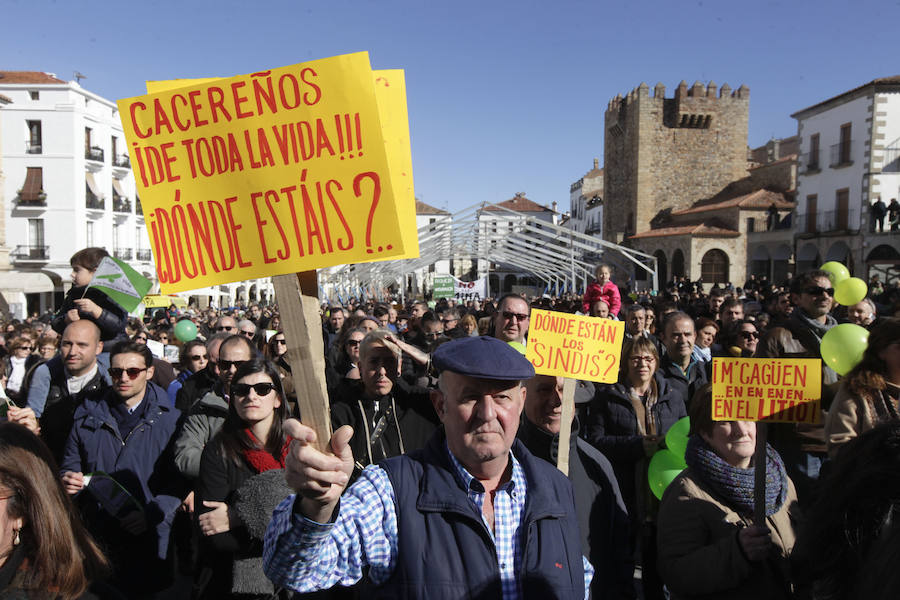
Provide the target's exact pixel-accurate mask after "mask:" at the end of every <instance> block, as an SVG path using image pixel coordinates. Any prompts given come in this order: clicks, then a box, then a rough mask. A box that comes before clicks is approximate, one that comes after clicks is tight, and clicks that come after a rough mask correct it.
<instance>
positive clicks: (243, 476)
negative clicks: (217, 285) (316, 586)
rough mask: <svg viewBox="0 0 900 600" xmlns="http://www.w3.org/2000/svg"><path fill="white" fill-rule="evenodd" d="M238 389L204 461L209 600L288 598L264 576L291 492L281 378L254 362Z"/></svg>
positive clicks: (236, 382)
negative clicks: (270, 533) (270, 529)
mask: <svg viewBox="0 0 900 600" xmlns="http://www.w3.org/2000/svg"><path fill="white" fill-rule="evenodd" d="M230 391H231V394H230V402H229V405H228V416H227V417H226V418H225V422H224V424H223V425H222V428H221V429H220V430H219V432H218V433H217V434H216V436H215V437H214V438H213V439H212V440H211V441H210V443H209V444H207V446H206V448H205V449H204V450H203V456H202V458H201V460H200V479H199V482H198V485H197V512H198V514H199V517H198V522H199V525H200V531H201V532H202V533H203V535H204V536H205V537H204V539H205V541H206V543H207V544H208V545H209V547H210V549H211V552H207V553H204V554H205V557H206V562H207V564H206V565H204V567H203V570H202V573H201V576H200V577H201V585H202V584H203V583H204V582H205V589H204V590H203V592H202V594H201V597H202V598H237V597H240V598H242V599H247V598H273V597H281V596H280V595H279V590H276V589H275V588H274V587H273V584H272V583H271V582H270V581H269V580H268V579H267V578H266V576H265V574H264V573H263V570H262V543H263V535H264V534H265V530H266V526H267V525H268V522H269V519H270V517H271V514H272V511H273V510H274V509H275V507H276V506H277V505H278V503H279V502H281V501H282V500H284V499H285V498H286V497H287V496H288V495H290V493H291V490H290V489H289V488H288V487H287V485H286V484H285V482H284V473H283V469H284V458H285V455H286V454H287V451H288V447H289V441H290V440H289V439H287V438H286V437H285V436H284V433H283V432H282V424H283V423H284V421H285V419H286V418H287V409H286V403H285V398H284V393H283V391H282V386H281V378H280V376H279V374H278V370H277V369H276V368H275V366H274V365H273V364H272V363H271V362H269V361H267V360H265V359H263V358H254V359H252V360H249V361H247V362H245V363H244V364H242V365H241V366H240V367H239V368H238V370H237V371H236V372H235V374H234V378H233V379H232V383H231V388H230ZM285 597H287V596H285Z"/></svg>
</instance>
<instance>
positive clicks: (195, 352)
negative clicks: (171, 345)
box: [166, 340, 209, 406]
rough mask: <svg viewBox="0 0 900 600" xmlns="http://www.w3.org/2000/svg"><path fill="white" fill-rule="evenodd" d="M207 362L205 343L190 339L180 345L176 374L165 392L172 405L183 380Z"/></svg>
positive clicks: (199, 369) (207, 354)
mask: <svg viewBox="0 0 900 600" xmlns="http://www.w3.org/2000/svg"><path fill="white" fill-rule="evenodd" d="M207 363H209V352H207V351H206V344H205V343H203V342H202V341H200V340H191V341H190V342H188V343H186V344H185V345H184V346H182V347H181V356H180V357H179V360H178V376H177V377H175V381H173V382H172V383H170V384H169V387H168V388H166V393H168V394H169V400H170V401H171V402H172V406H175V398H176V397H177V396H178V390H180V389H181V386H182V385H184V382H185V380H186V379H187V378H188V377H190V376H191V375H193V374H194V373H196V372H198V371H202V370H203V369H205V368H206V365H207Z"/></svg>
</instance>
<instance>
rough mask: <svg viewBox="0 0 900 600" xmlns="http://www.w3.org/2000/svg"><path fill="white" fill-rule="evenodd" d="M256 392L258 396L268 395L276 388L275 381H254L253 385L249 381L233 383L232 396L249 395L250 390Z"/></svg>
mask: <svg viewBox="0 0 900 600" xmlns="http://www.w3.org/2000/svg"><path fill="white" fill-rule="evenodd" d="M251 389H252V390H253V391H254V392H256V395H257V396H268V395H269V394H271V393H272V390H274V389H275V384H274V383H254V384H253V385H251V384H249V383H232V384H231V395H232V396H247V395H249V394H250V390H251Z"/></svg>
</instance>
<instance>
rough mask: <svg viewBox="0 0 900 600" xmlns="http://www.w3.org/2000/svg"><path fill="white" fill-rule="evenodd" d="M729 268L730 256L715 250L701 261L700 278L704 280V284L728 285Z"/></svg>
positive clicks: (709, 252) (705, 255)
mask: <svg viewBox="0 0 900 600" xmlns="http://www.w3.org/2000/svg"><path fill="white" fill-rule="evenodd" d="M728 267H729V262H728V255H727V254H725V253H724V252H723V251H722V250H719V249H718V248H713V249H712V250H710V251H708V252H707V253H706V254H704V255H703V259H702V260H701V261H700V277H702V278H703V283H719V284H723V283H728Z"/></svg>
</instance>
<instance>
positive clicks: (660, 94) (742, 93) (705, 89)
mask: <svg viewBox="0 0 900 600" xmlns="http://www.w3.org/2000/svg"><path fill="white" fill-rule="evenodd" d="M666 100H670V101H674V102H675V112H676V113H678V114H679V115H681V114H688V115H690V114H694V115H702V114H707V115H708V113H710V112H713V111H715V110H716V109H717V107H718V106H719V104H720V103H721V104H726V103H728V104H733V103H735V102H741V103H743V104H748V103H749V102H750V88H748V87H747V86H746V85H741V86H740V87H739V88H737V89H736V90H732V88H731V86H729V85H728V84H727V83H726V84H723V85H722V87H721V88H720V87H718V86H717V85H716V83H715V82H713V81H710V82H709V83H708V84H707V85H703V84H702V83H701V82H700V81H695V82H694V85H692V86H688V84H687V82H686V81H684V80H682V81H681V83H679V84H678V86H677V87H676V88H675V95H674V96H673V97H672V98H666V86H664V85H663V84H662V83H657V84H656V85H655V86H654V87H653V91H652V93H651V90H650V87H649V86H648V85H647V84H646V83H643V82H642V83H641V84H640V85H639V86H637V87H636V88H634V89H632V90H631V91H630V92H628V93H627V94H625V96H624V97H623V96H622V95H621V94H616V97H615V98H613V99H612V100H610V101H609V103H608V104H607V107H606V113H607V115H606V117H607V119H609V118H612V119H614V120H618V115H617V114H616V113H627V112H629V111H631V110H635V107H634V105H635V104H636V103H641V104H643V103H645V102H648V103H650V104H664V103H665V101H666ZM677 121H678V122H680V119H677Z"/></svg>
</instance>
